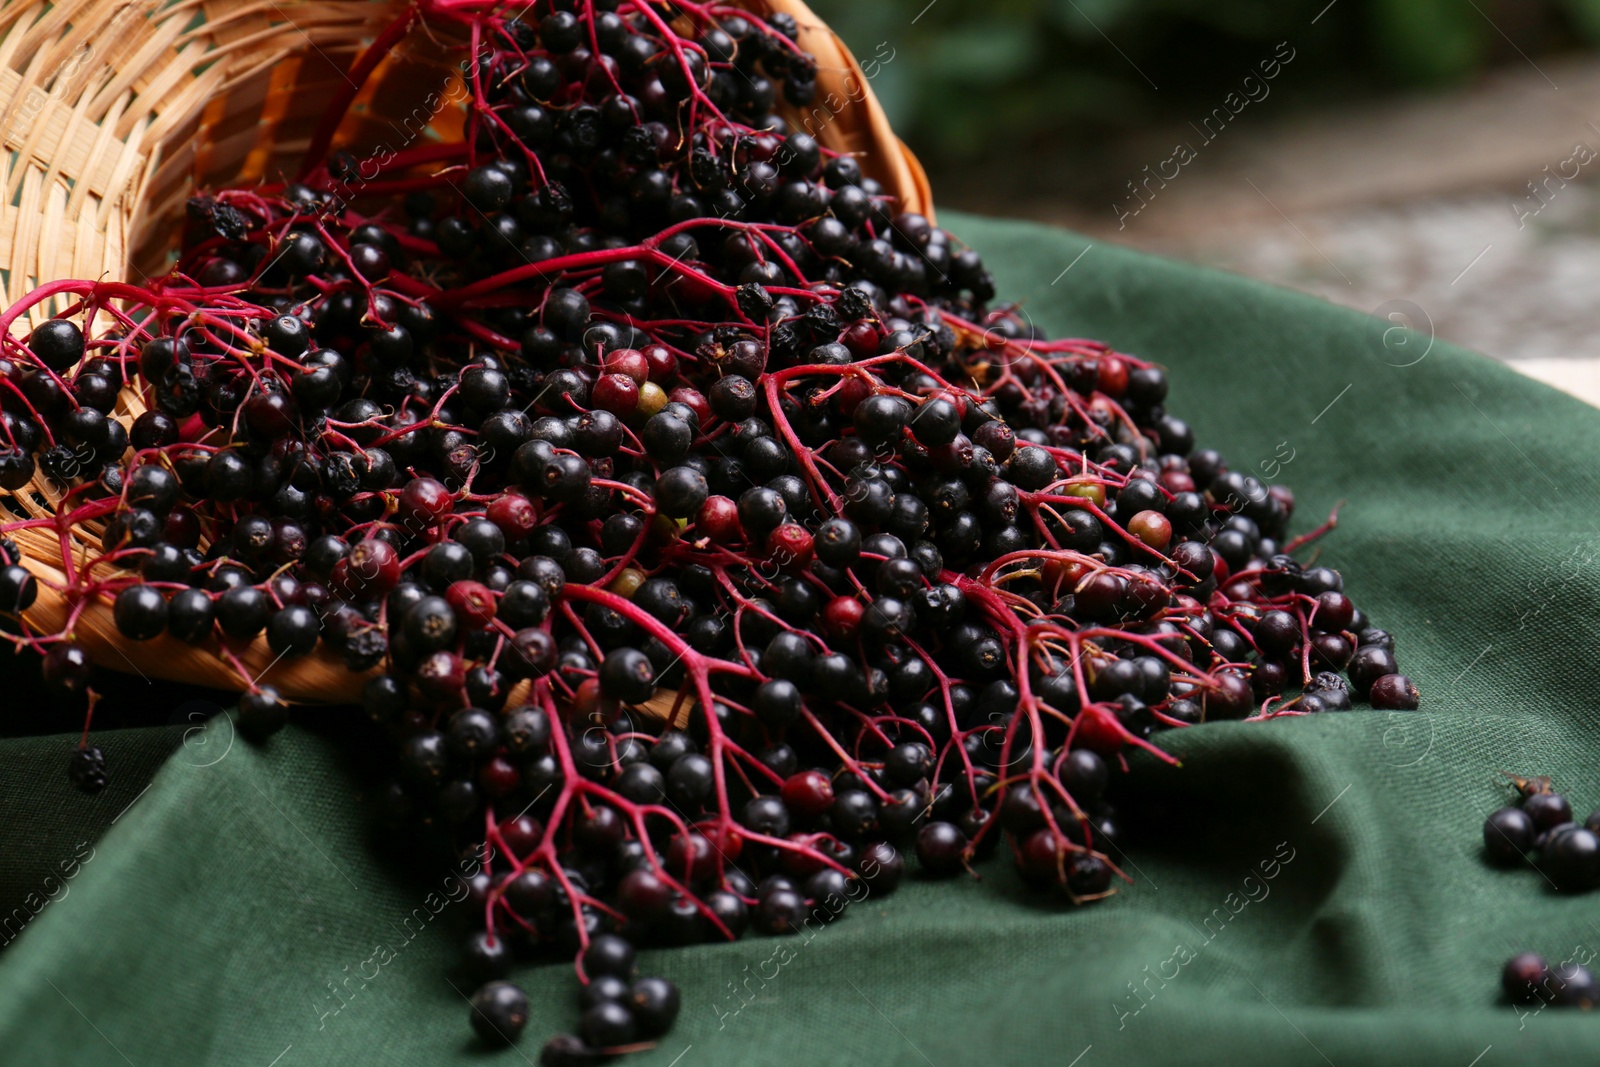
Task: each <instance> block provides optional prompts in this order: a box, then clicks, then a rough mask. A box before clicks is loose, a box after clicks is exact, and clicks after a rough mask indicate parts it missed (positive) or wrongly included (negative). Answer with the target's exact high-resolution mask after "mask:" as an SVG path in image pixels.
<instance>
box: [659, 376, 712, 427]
mask: <svg viewBox="0 0 1600 1067" xmlns="http://www.w3.org/2000/svg"><path fill="white" fill-rule="evenodd" d="M667 400H668V402H670V403H677V404H683V405H685V406H686V407H689V408H691V409H693V411H694V413H695V415H697V416H698V417H699V419H700V425H701V426H704V425H705V424H706V423H708V422H710V421H711V402H710V401H709V400H707V399H706V395H705V394H704V393H702V392H701V391H700V390H698V389H693V388H691V387H689V386H687V385H680V386H678V387H677V388H676V389H674V390H672V391H671V392H670V393H668V394H667Z"/></svg>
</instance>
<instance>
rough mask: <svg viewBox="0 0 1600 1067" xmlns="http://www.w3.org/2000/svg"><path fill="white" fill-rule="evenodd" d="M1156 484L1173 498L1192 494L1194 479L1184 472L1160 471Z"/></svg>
mask: <svg viewBox="0 0 1600 1067" xmlns="http://www.w3.org/2000/svg"><path fill="white" fill-rule="evenodd" d="M1156 484H1157V485H1159V486H1161V488H1163V489H1165V490H1166V491H1167V492H1169V493H1171V494H1172V495H1174V496H1176V495H1178V494H1179V493H1192V492H1194V479H1193V478H1191V477H1189V475H1188V473H1187V472H1186V471H1162V472H1161V477H1159V478H1157V479H1156Z"/></svg>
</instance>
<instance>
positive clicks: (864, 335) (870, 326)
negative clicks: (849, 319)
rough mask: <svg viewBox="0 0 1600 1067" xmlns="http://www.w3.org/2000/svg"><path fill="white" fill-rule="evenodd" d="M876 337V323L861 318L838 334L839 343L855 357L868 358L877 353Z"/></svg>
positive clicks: (877, 335)
mask: <svg viewBox="0 0 1600 1067" xmlns="http://www.w3.org/2000/svg"><path fill="white" fill-rule="evenodd" d="M878 338H879V334H878V327H877V325H876V324H874V323H872V322H870V321H868V320H867V319H862V320H861V321H859V322H853V323H851V324H850V325H849V326H847V327H846V328H845V331H844V333H842V334H840V335H839V343H840V344H842V345H844V346H845V347H846V348H848V349H849V350H850V354H851V355H852V356H854V357H856V358H857V359H868V358H870V357H872V356H875V355H877V354H878Z"/></svg>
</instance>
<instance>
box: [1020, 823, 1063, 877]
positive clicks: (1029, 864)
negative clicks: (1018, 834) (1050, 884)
mask: <svg viewBox="0 0 1600 1067" xmlns="http://www.w3.org/2000/svg"><path fill="white" fill-rule="evenodd" d="M1061 852H1062V849H1061V845H1060V840H1059V839H1058V838H1057V837H1056V834H1055V831H1054V830H1052V829H1050V828H1049V827H1048V826H1046V827H1045V828H1044V829H1042V830H1035V831H1034V832H1033V833H1031V834H1029V835H1028V836H1027V837H1025V838H1024V839H1023V840H1022V842H1021V843H1020V844H1019V845H1018V846H1017V870H1019V871H1021V872H1022V876H1023V877H1024V878H1028V879H1031V880H1033V881H1036V882H1047V881H1054V880H1055V879H1056V878H1059V877H1060V875H1061V871H1060V869H1059V867H1058V866H1057V862H1058V859H1059V857H1060V855H1061Z"/></svg>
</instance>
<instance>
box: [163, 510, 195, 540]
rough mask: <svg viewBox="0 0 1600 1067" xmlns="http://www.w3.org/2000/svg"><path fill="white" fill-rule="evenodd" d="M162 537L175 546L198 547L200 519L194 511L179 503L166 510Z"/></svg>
mask: <svg viewBox="0 0 1600 1067" xmlns="http://www.w3.org/2000/svg"><path fill="white" fill-rule="evenodd" d="M162 537H163V538H165V540H166V542H167V544H169V545H172V546H174V547H176V548H198V547H199V545H200V520H199V519H197V518H195V514H194V512H192V511H190V510H189V509H188V508H186V507H182V506H181V505H180V506H178V507H174V508H173V509H172V510H171V511H169V512H167V521H166V525H165V527H164V528H163V531H162Z"/></svg>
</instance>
